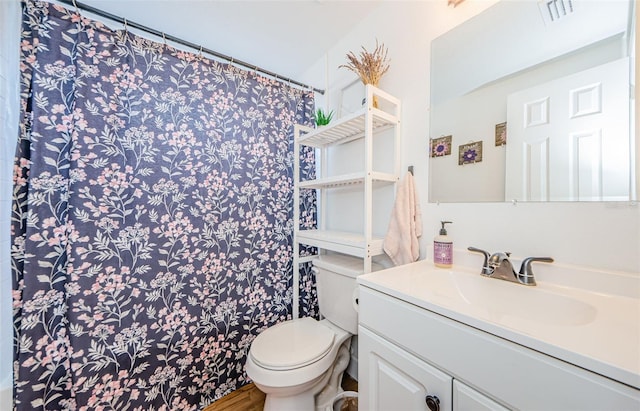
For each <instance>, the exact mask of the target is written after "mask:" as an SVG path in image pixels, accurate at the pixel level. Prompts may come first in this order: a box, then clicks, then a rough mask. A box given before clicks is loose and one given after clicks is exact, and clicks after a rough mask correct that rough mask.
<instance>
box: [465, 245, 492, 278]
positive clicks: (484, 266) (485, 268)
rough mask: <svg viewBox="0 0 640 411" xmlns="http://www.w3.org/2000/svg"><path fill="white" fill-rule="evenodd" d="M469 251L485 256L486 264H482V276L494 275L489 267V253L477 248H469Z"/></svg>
mask: <svg viewBox="0 0 640 411" xmlns="http://www.w3.org/2000/svg"><path fill="white" fill-rule="evenodd" d="M467 250H469V251H471V252H474V253H481V254H482V255H484V263H483V264H482V272H481V274H485V275H487V274H491V273H493V268H491V267H489V264H488V263H489V252H488V251H485V250H481V249H479V248H475V247H467Z"/></svg>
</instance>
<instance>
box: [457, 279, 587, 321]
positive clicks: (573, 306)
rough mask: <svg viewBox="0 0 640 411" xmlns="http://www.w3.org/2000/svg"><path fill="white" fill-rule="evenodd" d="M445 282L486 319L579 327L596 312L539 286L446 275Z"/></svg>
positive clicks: (575, 300)
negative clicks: (483, 313) (447, 279)
mask: <svg viewBox="0 0 640 411" xmlns="http://www.w3.org/2000/svg"><path fill="white" fill-rule="evenodd" d="M447 275H448V278H449V282H450V285H451V287H452V289H450V290H449V291H454V292H455V293H457V297H459V298H460V299H461V300H462V301H464V303H466V304H468V305H470V306H474V308H479V309H481V310H482V311H484V312H485V314H486V315H487V316H488V317H489V319H491V320H494V321H497V322H503V323H504V322H507V321H508V320H509V319H514V320H527V321H533V322H539V323H541V324H545V325H559V326H566V325H583V324H588V323H590V322H591V321H593V320H594V319H595V317H596V314H597V310H596V308H595V307H593V306H592V305H590V304H588V303H586V302H584V301H580V300H578V299H575V298H572V297H570V296H567V295H563V294H559V293H555V292H552V291H550V290H547V289H544V288H542V287H540V286H538V287H529V286H524V285H519V284H516V283H509V282H507V281H504V280H497V279H494V278H489V277H483V276H481V275H479V274H478V275H471V274H468V273H458V272H449V273H448V274H447Z"/></svg>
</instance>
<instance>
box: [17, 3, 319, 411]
mask: <svg viewBox="0 0 640 411" xmlns="http://www.w3.org/2000/svg"><path fill="white" fill-rule="evenodd" d="M22 5H23V26H22V40H21V44H20V51H21V53H22V57H21V97H22V107H21V110H22V112H21V114H22V121H21V125H20V137H19V141H18V147H17V151H16V162H15V168H14V180H13V183H14V191H13V209H12V211H13V214H12V227H11V230H12V250H11V257H12V272H13V277H14V291H13V307H14V329H15V341H16V343H15V350H14V370H15V375H14V394H15V399H16V403H15V409H17V410H131V411H137V410H149V409H154V410H198V409H202V408H203V407H204V406H206V405H207V404H209V403H211V402H212V401H215V400H216V399H218V398H220V397H222V396H223V395H225V394H227V393H229V392H231V391H233V390H235V389H237V388H239V387H240V386H242V385H244V384H246V383H247V382H248V380H247V376H246V374H245V372H244V363H245V360H246V355H247V352H248V350H249V347H250V345H251V342H252V341H253V339H254V338H255V336H256V335H257V334H258V333H260V332H261V331H263V330H265V329H266V328H267V327H269V326H271V325H272V324H274V323H277V322H280V321H284V320H287V319H289V318H291V316H292V306H293V304H292V298H293V291H292V278H293V275H292V274H293V264H292V250H293V247H292V231H293V225H292V205H293V198H292V196H293V187H292V184H293V167H292V164H293V155H294V153H293V150H292V148H293V144H292V139H293V125H294V124H296V123H300V124H308V125H310V124H312V116H313V112H314V107H313V105H314V101H313V95H312V93H311V92H310V91H306V90H299V89H296V88H292V87H290V86H289V85H286V84H283V83H281V82H278V81H275V80H273V79H270V78H266V77H262V76H260V75H258V74H256V73H254V72H250V71H244V70H241V69H239V68H237V67H235V66H233V65H230V64H223V63H220V62H217V61H211V60H207V59H205V58H202V57H201V56H198V55H197V53H196V54H194V53H189V52H185V51H181V50H177V49H175V48H172V47H169V46H167V45H164V44H163V43H158V42H154V41H150V40H147V39H144V38H141V37H138V36H136V35H134V34H132V33H126V32H124V31H122V30H112V29H110V28H108V27H106V26H105V25H103V24H101V23H98V22H95V21H91V20H89V19H87V18H85V17H82V16H80V15H78V14H77V13H76V12H75V11H73V10H69V9H66V8H63V7H61V6H59V5H52V4H49V3H45V2H37V1H31V0H28V1H24V2H23V3H22ZM300 160H301V164H302V173H303V177H304V178H312V177H313V175H314V164H315V161H314V157H313V151H312V150H308V151H305V152H303V153H300ZM300 204H301V205H300V207H301V213H302V219H301V220H302V223H301V226H302V227H307V228H309V227H313V226H314V224H315V216H316V208H315V207H316V203H315V195H314V193H313V192H312V191H305V192H304V193H303V194H302V198H301V202H300ZM311 251H312V250H307V249H305V250H303V253H305V254H306V253H309V252H311ZM313 284H314V279H313V274H312V272H311V271H310V270H309V267H304V268H303V269H301V284H300V287H301V290H302V293H301V304H300V307H301V308H300V311H301V312H300V313H301V314H302V315H309V316H317V306H316V305H317V304H316V297H315V289H314V286H313Z"/></svg>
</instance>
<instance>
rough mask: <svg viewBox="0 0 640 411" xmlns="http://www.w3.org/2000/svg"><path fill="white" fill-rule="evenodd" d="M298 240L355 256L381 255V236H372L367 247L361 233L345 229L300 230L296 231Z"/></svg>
mask: <svg viewBox="0 0 640 411" xmlns="http://www.w3.org/2000/svg"><path fill="white" fill-rule="evenodd" d="M297 238H298V242H300V243H302V244H307V245H310V246H314V247H318V248H322V249H325V250H331V251H336V252H340V253H344V254H348V255H353V256H355V257H361V258H365V257H369V256H376V255H381V254H382V253H384V251H383V249H382V242H383V238H382V237H374V238H373V239H372V240H371V243H370V247H369V249H367V247H366V241H365V238H364V236H363V235H362V234H357V233H349V232H345V231H331V230H300V231H298V236H297Z"/></svg>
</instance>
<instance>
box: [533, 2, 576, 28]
mask: <svg viewBox="0 0 640 411" xmlns="http://www.w3.org/2000/svg"><path fill="white" fill-rule="evenodd" d="M575 2H576V0H540V1H538V7H539V8H540V13H542V18H543V20H544V22H545V24H550V23H554V22H557V21H559V20H562V19H563V18H565V17H567V16H570V15H571V13H573V11H574V3H575Z"/></svg>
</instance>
